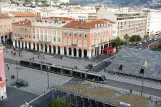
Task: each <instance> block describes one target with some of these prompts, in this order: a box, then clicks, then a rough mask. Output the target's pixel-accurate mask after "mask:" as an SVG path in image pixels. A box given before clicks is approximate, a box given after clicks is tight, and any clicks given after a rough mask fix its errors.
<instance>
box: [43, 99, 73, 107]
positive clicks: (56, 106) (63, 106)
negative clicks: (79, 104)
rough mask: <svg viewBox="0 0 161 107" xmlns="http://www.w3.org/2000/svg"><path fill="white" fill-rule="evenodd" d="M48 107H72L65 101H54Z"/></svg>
mask: <svg viewBox="0 0 161 107" xmlns="http://www.w3.org/2000/svg"><path fill="white" fill-rule="evenodd" d="M46 107H70V106H69V103H67V102H66V101H64V100H53V101H52V102H50V103H49V104H47V106H46Z"/></svg>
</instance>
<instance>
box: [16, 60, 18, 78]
mask: <svg viewBox="0 0 161 107" xmlns="http://www.w3.org/2000/svg"><path fill="white" fill-rule="evenodd" d="M16 70H17V81H18V69H17V60H16Z"/></svg>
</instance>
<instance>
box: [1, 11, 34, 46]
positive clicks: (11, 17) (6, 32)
mask: <svg viewBox="0 0 161 107" xmlns="http://www.w3.org/2000/svg"><path fill="white" fill-rule="evenodd" d="M33 17H35V14H34V13H28V12H25V13H24V12H14V13H11V14H8V15H7V14H0V39H1V40H0V43H4V42H6V41H7V39H8V38H11V35H12V23H14V22H18V21H21V20H25V19H32V18H33Z"/></svg>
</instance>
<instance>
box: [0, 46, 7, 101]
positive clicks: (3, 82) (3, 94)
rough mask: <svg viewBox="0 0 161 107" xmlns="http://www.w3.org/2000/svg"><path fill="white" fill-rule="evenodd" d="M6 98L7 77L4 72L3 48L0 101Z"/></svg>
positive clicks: (0, 52) (0, 48) (0, 69)
mask: <svg viewBox="0 0 161 107" xmlns="http://www.w3.org/2000/svg"><path fill="white" fill-rule="evenodd" d="M6 98H7V94H6V77H5V72H4V58H3V48H2V47H0V100H4V99H6Z"/></svg>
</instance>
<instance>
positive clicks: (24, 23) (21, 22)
mask: <svg viewBox="0 0 161 107" xmlns="http://www.w3.org/2000/svg"><path fill="white" fill-rule="evenodd" d="M13 24H16V25H31V20H24V21H19V22H15V23H13Z"/></svg>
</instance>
